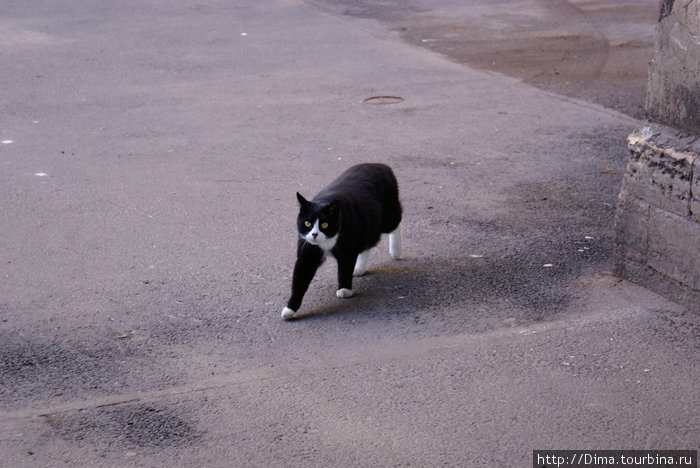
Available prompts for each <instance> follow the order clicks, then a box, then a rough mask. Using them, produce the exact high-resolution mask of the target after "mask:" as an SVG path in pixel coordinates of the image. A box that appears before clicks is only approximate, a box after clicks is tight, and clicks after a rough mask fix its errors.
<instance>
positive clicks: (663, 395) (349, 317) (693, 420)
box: [0, 0, 700, 467]
mask: <svg viewBox="0 0 700 468" xmlns="http://www.w3.org/2000/svg"><path fill="white" fill-rule="evenodd" d="M0 59H2V61H3V71H2V73H0V95H1V96H2V101H1V104H2V114H1V116H2V119H1V120H0V239H1V241H0V278H1V279H2V281H0V455H1V456H0V466H7V467H37V466H42V467H44V466H86V467H87V466H89V467H101V466H114V467H128V466H207V467H209V466H212V467H217V466H221V467H230V466H324V467H325V466H389V465H390V466H439V465H443V466H531V461H532V451H533V450H535V449H584V448H585V449H595V450H603V449H652V448H664V449H697V448H698V446H699V445H700V444H699V442H700V438H699V436H698V434H700V405H699V404H698V401H699V399H698V386H699V383H700V379H699V378H698V375H700V374H699V373H698V364H697V363H698V362H699V361H700V360H699V359H698V358H699V357H700V353H699V349H700V338H699V336H700V333H698V328H699V325H700V318H699V317H698V316H697V315H694V314H691V313H689V312H687V311H685V310H683V309H682V308H681V307H679V306H678V305H676V304H674V303H672V302H669V301H667V300H665V299H663V298H662V297H660V296H658V295H655V294H653V293H651V292H649V291H647V290H645V289H643V288H640V287H638V286H635V285H633V284H630V283H628V282H625V281H620V280H618V279H617V278H615V277H613V276H612V275H611V270H612V251H613V238H614V232H613V222H614V212H615V203H616V197H617V192H618V190H619V187H620V183H621V179H622V173H623V172H624V169H625V165H626V144H625V139H626V136H627V135H628V134H629V133H630V132H631V131H632V130H633V128H634V127H635V126H636V124H637V121H636V120H635V119H633V118H631V117H628V116H627V115H625V114H622V113H619V112H617V111H614V110H611V109H608V108H605V107H602V106H600V105H598V104H596V103H591V102H589V101H584V100H578V99H575V98H571V97H565V96H563V95H560V94H556V93H553V92H548V91H544V90H541V89H538V88H535V87H532V86H531V85H529V84H528V83H525V82H523V80H522V79H520V78H514V77H508V76H505V75H501V74H497V73H492V72H488V71H482V70H477V69H474V68H470V67H468V66H464V65H462V64H459V63H454V62H452V61H450V60H448V59H446V58H445V57H444V56H442V55H439V54H436V53H433V52H431V51H430V50H426V49H425V48H422V47H416V46H415V45H411V44H410V43H407V42H405V41H403V40H402V38H401V35H400V34H399V33H397V32H396V31H392V30H391V29H390V28H387V27H386V26H385V25H384V24H382V23H380V22H377V21H375V20H373V19H371V18H363V17H349V16H345V15H343V14H340V13H337V12H334V11H330V10H328V9H325V8H320V7H319V6H317V5H316V4H313V3H306V2H301V1H296V0H265V1H260V2H249V1H243V0H233V1H230V0H229V1H200V2H191V3H190V2H166V1H158V0H152V1H138V2H102V3H96V2H89V1H84V0H74V1H68V2H65V1H61V2H58V1H47V2H41V3H38V4H30V3H27V2H9V3H7V2H6V4H5V5H3V14H2V19H0ZM378 96H379V97H382V96H383V97H385V98H381V99H371V98H373V97H378ZM386 96H390V97H394V98H392V99H388V98H386ZM373 161H376V162H384V163H387V164H389V165H391V166H392V168H393V169H394V172H395V173H396V175H397V178H398V180H399V186H400V191H401V200H402V204H403V207H404V212H405V214H404V223H403V233H404V255H403V258H402V259H401V260H399V261H395V260H392V259H391V257H390V256H389V254H388V245H387V244H388V243H387V241H386V240H383V241H382V242H381V243H380V245H379V246H378V248H377V249H376V251H375V252H373V253H372V256H371V257H370V264H369V271H368V274H367V275H366V276H365V277H363V278H359V279H357V280H356V281H355V283H354V290H355V296H354V297H352V298H350V299H339V298H337V297H335V294H334V293H335V290H336V285H335V270H334V269H335V264H334V262H333V261H328V262H326V264H325V265H324V266H323V267H322V268H321V269H320V270H319V272H318V274H317V276H316V278H315V279H314V282H312V284H311V287H310V289H309V292H308V293H307V296H306V298H305V301H304V305H303V306H302V309H301V310H300V318H299V319H297V320H294V321H290V322H287V321H283V320H281V319H280V312H281V310H282V308H283V306H284V305H285V302H286V300H287V296H288V294H289V290H290V281H291V270H292V266H293V262H294V255H295V245H296V231H295V218H296V212H297V201H296V197H295V192H296V191H299V192H301V193H302V194H303V195H305V196H307V197H309V196H313V195H314V194H315V193H316V192H317V191H318V190H319V189H320V188H322V187H323V186H324V184H326V183H328V182H330V181H331V180H332V179H333V178H335V177H336V176H337V175H338V174H339V173H340V172H342V171H343V170H344V169H346V168H347V167H349V166H350V165H352V164H355V163H359V162H373Z"/></svg>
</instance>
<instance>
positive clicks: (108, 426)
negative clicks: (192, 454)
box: [42, 403, 203, 449]
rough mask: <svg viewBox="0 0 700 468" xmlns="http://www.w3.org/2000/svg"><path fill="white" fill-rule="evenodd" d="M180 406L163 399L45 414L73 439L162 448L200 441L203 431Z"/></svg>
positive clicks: (60, 434) (63, 434) (57, 431)
mask: <svg viewBox="0 0 700 468" xmlns="http://www.w3.org/2000/svg"><path fill="white" fill-rule="evenodd" d="M185 413H186V411H185V410H183V409H180V408H174V407H169V406H164V405H163V404H162V403H157V404H151V403H143V404H133V405H117V406H113V407H106V408H95V409H89V410H83V411H79V412H71V413H56V414H48V415H44V416H42V419H43V421H44V423H45V424H46V425H47V426H48V427H50V428H51V430H52V431H53V433H54V434H55V435H56V436H58V437H60V438H62V439H64V440H67V441H70V442H73V443H77V444H79V445H81V444H90V445H93V444H96V443H98V444H100V445H106V446H120V447H125V448H126V449H137V448H138V449H149V448H150V449H162V448H164V447H178V446H182V445H186V444H190V443H193V442H196V441H197V440H198V439H199V438H200V437H201V436H202V434H203V433H202V432H201V431H200V430H199V429H198V427H197V423H196V422H194V421H192V420H190V419H189V418H188V416H186V414H185Z"/></svg>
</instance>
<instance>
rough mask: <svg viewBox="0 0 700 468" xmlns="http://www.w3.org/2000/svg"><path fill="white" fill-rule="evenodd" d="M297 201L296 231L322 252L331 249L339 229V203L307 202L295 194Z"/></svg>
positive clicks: (298, 194)
mask: <svg viewBox="0 0 700 468" xmlns="http://www.w3.org/2000/svg"><path fill="white" fill-rule="evenodd" d="M297 200H299V216H298V217H297V229H298V231H299V235H300V236H301V238H302V239H304V240H305V241H306V242H308V243H309V244H311V245H317V246H319V247H321V248H322V249H323V250H330V249H332V248H333V246H334V245H335V241H336V240H337V238H338V230H339V228H340V218H339V210H338V208H339V205H340V203H339V202H338V201H337V200H335V201H333V202H331V203H316V202H312V201H308V200H307V199H306V198H304V197H303V196H302V195H301V194H300V193H299V192H297Z"/></svg>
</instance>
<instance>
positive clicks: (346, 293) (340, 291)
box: [335, 288, 352, 298]
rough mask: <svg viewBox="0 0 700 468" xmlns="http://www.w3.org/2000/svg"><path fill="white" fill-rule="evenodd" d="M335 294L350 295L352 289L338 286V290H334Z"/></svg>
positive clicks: (339, 295) (340, 295)
mask: <svg viewBox="0 0 700 468" xmlns="http://www.w3.org/2000/svg"><path fill="white" fill-rule="evenodd" d="M335 295H336V296H338V297H343V298H345V297H352V289H347V288H340V289H338V291H336V293H335Z"/></svg>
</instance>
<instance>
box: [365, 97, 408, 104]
mask: <svg viewBox="0 0 700 468" xmlns="http://www.w3.org/2000/svg"><path fill="white" fill-rule="evenodd" d="M362 102H365V103H367V104H398V103H400V102H403V98H402V97H399V96H372V97H368V98H367V99H365V100H364V101H362Z"/></svg>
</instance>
